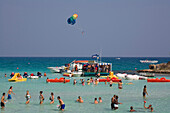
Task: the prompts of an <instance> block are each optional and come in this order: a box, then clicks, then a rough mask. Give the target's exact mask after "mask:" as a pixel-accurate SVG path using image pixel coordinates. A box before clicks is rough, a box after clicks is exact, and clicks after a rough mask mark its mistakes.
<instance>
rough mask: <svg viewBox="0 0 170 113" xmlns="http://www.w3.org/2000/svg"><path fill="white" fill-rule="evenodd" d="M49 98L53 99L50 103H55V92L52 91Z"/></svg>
mask: <svg viewBox="0 0 170 113" xmlns="http://www.w3.org/2000/svg"><path fill="white" fill-rule="evenodd" d="M49 100H51V102H50V104H53V103H54V93H53V92H51V96H50V98H49Z"/></svg>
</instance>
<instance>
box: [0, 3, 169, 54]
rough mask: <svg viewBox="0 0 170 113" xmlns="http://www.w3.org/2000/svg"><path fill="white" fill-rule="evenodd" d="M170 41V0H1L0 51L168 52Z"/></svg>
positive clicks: (69, 52) (11, 52) (16, 52)
mask: <svg viewBox="0 0 170 113" xmlns="http://www.w3.org/2000/svg"><path fill="white" fill-rule="evenodd" d="M74 13H77V14H78V15H79V17H78V18H77V22H76V24H75V25H73V26H71V25H68V24H67V19H68V18H69V17H70V16H72V15H73V14H74ZM82 30H84V34H82ZM169 43H170V0H0V56H54V57H55V56H76V57H77V56H80V57H82V56H87V57H90V56H91V55H93V54H95V53H99V52H100V50H101V51H102V52H101V53H102V56H107V57H143V56H147V57H148V56H149V57H157V56H160V57H169V56H170V44H169Z"/></svg>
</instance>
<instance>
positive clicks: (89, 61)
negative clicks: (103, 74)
mask: <svg viewBox="0 0 170 113" xmlns="http://www.w3.org/2000/svg"><path fill="white" fill-rule="evenodd" d="M74 63H82V64H86V63H88V64H97V62H96V61H95V60H77V61H74ZM98 64H99V65H112V63H105V62H101V63H98Z"/></svg>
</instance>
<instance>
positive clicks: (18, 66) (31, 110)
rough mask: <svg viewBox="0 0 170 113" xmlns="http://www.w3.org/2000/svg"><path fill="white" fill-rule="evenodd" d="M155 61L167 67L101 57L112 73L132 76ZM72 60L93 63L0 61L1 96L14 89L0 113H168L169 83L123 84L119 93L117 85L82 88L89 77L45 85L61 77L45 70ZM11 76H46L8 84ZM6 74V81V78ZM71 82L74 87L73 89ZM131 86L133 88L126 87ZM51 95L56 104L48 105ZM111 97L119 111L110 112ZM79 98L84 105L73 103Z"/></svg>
mask: <svg viewBox="0 0 170 113" xmlns="http://www.w3.org/2000/svg"><path fill="white" fill-rule="evenodd" d="M146 59H147V60H158V61H159V62H158V63H167V62H168V61H170V57H120V59H117V58H116V57H102V58H101V61H102V62H107V63H112V70H113V71H114V72H115V73H118V72H130V71H132V72H135V71H136V70H141V69H148V68H149V65H150V64H147V63H140V60H146ZM73 60H94V59H92V58H90V57H0V95H1V96H2V93H4V92H5V93H6V94H7V92H8V90H9V87H10V86H13V92H14V93H15V95H13V94H12V99H11V100H8V101H7V102H6V104H5V108H4V109H0V113H128V112H129V110H130V107H131V106H133V108H134V109H135V110H136V112H140V113H150V110H148V109H144V101H146V106H149V104H152V106H153V109H154V112H156V113H170V109H169V108H170V104H169V103H170V83H148V82H147V81H146V80H122V81H123V89H118V84H117V83H114V84H113V86H112V87H110V86H109V84H105V83H99V84H98V85H94V84H90V85H87V84H85V86H82V84H81V83H80V79H82V78H83V79H85V80H87V79H88V78H89V77H73V78H66V79H70V82H69V83H65V84H64V83H46V79H47V77H48V78H49V79H54V78H60V77H63V76H62V74H60V73H52V72H50V70H49V69H47V67H56V66H62V65H65V64H67V63H70V62H72V61H73ZM12 72H15V73H21V75H23V74H24V72H27V73H28V74H31V73H34V74H35V75H36V74H37V72H41V73H42V74H44V73H46V74H47V76H46V77H43V78H39V79H27V81H25V82H9V81H8V79H10V74H11V73H12ZM5 74H6V75H7V77H5ZM156 77H157V78H161V77H165V78H166V79H170V75H168V74H167V75H165V74H164V75H163V74H157V75H156ZM73 79H76V80H77V84H76V85H73ZM130 82H132V83H133V84H127V83H130ZM144 85H146V86H147V91H148V95H147V98H146V99H144V98H143V96H142V91H143V87H144ZM27 90H29V92H30V95H31V99H30V103H29V104H28V105H26V104H25V102H26V98H25V94H26V91H27ZM40 91H43V95H44V97H45V100H44V103H43V104H42V105H40V104H39V102H40V100H39V95H40V94H39V92H40ZM51 92H53V93H54V96H55V102H54V104H50V100H49V97H50V94H51ZM113 95H118V96H119V102H121V103H122V104H119V109H118V110H111V98H112V97H113ZM57 96H60V97H61V99H62V100H63V101H64V103H65V106H66V107H65V110H64V111H60V110H59V109H58V107H57V105H59V102H58V100H57ZM78 96H81V97H82V99H83V100H84V103H77V102H76V99H77V98H78ZM99 97H101V98H102V101H103V102H102V103H99V104H94V98H99Z"/></svg>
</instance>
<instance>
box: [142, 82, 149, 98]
mask: <svg viewBox="0 0 170 113" xmlns="http://www.w3.org/2000/svg"><path fill="white" fill-rule="evenodd" d="M146 94H147V95H148V92H147V89H146V85H144V88H143V98H146Z"/></svg>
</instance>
